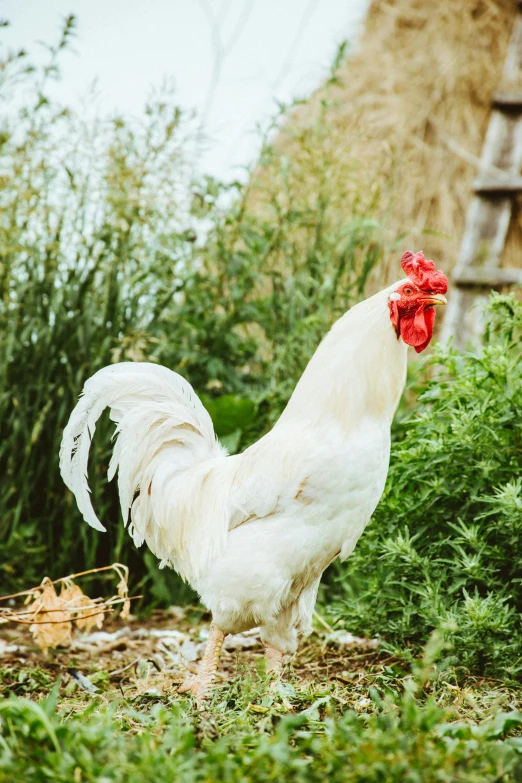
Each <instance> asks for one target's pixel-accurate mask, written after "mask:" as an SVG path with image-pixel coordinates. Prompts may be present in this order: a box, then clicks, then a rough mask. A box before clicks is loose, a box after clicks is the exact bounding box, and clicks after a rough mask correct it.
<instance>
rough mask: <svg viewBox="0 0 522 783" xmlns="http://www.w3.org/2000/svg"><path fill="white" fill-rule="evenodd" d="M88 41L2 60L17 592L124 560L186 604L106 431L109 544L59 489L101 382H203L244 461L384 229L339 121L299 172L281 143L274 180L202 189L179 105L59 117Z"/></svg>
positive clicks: (265, 152)
mask: <svg viewBox="0 0 522 783" xmlns="http://www.w3.org/2000/svg"><path fill="white" fill-rule="evenodd" d="M73 33H74V19H73V18H72V17H71V18H70V19H69V20H68V21H67V23H66V26H65V29H64V33H63V36H62V38H61V40H60V41H59V42H58V44H57V45H56V46H54V47H50V48H49V59H48V62H47V63H46V64H45V65H44V66H41V67H38V68H35V67H33V66H32V65H31V64H30V61H29V59H28V56H27V55H26V54H24V53H17V54H12V55H9V56H5V57H4V59H3V60H2V62H1V63H0V89H1V91H2V97H3V98H4V99H5V101H6V104H7V102H9V100H11V108H10V109H9V111H6V112H4V113H3V114H2V115H1V116H0V185H1V188H0V475H1V477H2V478H1V480H0V537H1V539H2V541H3V555H4V556H3V558H2V565H1V566H0V575H1V585H0V589H1V590H2V592H11V591H12V590H15V589H19V588H24V587H28V586H29V585H32V584H34V583H36V582H38V581H39V580H40V579H41V578H42V577H43V576H44V574H49V575H52V576H54V577H56V576H58V575H62V574H64V573H69V572H71V571H74V570H83V569H85V568H88V567H91V566H95V565H101V564H106V563H108V562H111V561H113V560H123V561H126V562H128V563H129V565H130V566H131V573H132V575H133V581H134V584H135V583H136V582H137V581H139V580H143V579H147V580H148V582H149V586H150V588H151V590H152V593H151V591H150V590H149V591H146V594H147V600H149V601H150V600H151V598H154V599H155V600H158V601H159V600H161V601H169V600H170V601H172V600H175V599H176V597H177V598H178V599H179V595H180V594H179V592H178V594H177V596H176V593H175V592H174V591H175V590H176V589H177V587H176V586H177V585H178V583H177V582H176V581H175V579H174V577H172V576H169V575H168V574H165V573H164V572H161V574H162V575H160V573H159V572H158V571H157V569H156V566H155V564H154V562H153V559H152V558H150V557H148V558H147V557H146V556H145V558H144V557H143V555H142V553H140V552H137V551H136V550H135V549H134V547H133V545H132V544H131V543H130V541H129V540H128V538H127V536H126V533H125V531H124V529H123V526H122V524H121V521H120V518H119V509H118V504H117V497H116V493H115V491H114V488H112V487H107V486H106V480H105V472H106V467H107V462H108V454H109V431H110V428H109V426H108V422H107V421H102V423H101V427H100V428H99V432H98V434H97V437H96V439H95V442H94V449H93V451H94V455H93V456H94V458H93V460H92V465H91V467H90V477H89V479H90V486H91V488H92V493H93V501H94V504H95V506H96V508H97V511H98V514H99V515H100V517H101V518H102V519H103V520H104V522H106V523H107V526H108V533H107V534H106V535H105V536H100V535H98V534H96V533H94V532H93V531H92V530H90V529H89V528H88V527H87V526H86V525H85V524H84V523H83V521H82V520H81V517H80V515H79V513H78V511H77V509H76V506H75V503H74V500H73V499H72V498H71V496H70V495H69V494H68V493H67V491H66V489H65V487H64V485H63V483H62V481H61V478H60V476H59V472H58V459H57V458H58V450H59V444H60V440H61V436H62V431H63V428H64V426H65V424H66V422H67V419H68V416H69V413H70V411H71V410H72V408H73V406H74V404H75V402H76V399H77V397H78V394H79V392H80V390H81V388H82V385H83V383H84V381H85V380H86V379H87V378H88V377H89V376H90V375H92V374H93V373H94V372H95V371H96V370H97V369H99V368H100V367H101V366H104V365H106V364H109V363H111V362H114V361H121V360H133V361H142V360H149V361H159V362H161V363H163V364H165V365H167V366H168V367H170V368H171V369H173V370H177V371H179V372H181V373H182V374H183V375H184V376H185V377H187V378H188V379H189V380H190V381H191V382H192V383H193V384H194V385H195V387H196V389H197V391H198V392H199V393H200V394H202V396H203V397H204V400H205V402H206V404H208V406H209V409H210V411H211V414H212V415H213V418H214V421H215V425H216V430H217V432H218V434H219V436H220V437H221V438H223V440H224V441H225V442H226V445H227V446H228V447H229V448H230V450H231V451H235V450H238V449H241V448H243V447H244V446H245V445H246V444H247V443H248V442H250V441H251V440H253V439H255V438H257V437H258V436H259V435H260V434H262V433H263V432H264V431H265V430H266V429H267V428H268V427H269V426H270V425H271V423H272V422H273V421H274V419H275V418H276V417H277V415H278V413H279V411H280V410H281V408H282V407H283V406H284V404H285V402H286V400H287V399H288V396H289V394H290V393H291V391H292V389H293V386H294V385H295V383H296V381H297V379H298V377H299V374H300V373H301V371H302V369H303V368H304V366H305V364H306V361H307V360H308V358H309V357H310V355H311V353H312V352H313V350H314V349H315V347H316V345H317V343H318V342H319V340H320V338H321V336H322V335H323V333H324V332H325V331H326V329H327V328H328V326H329V324H330V323H331V322H332V320H333V319H334V318H335V317H336V316H337V315H339V314H340V313H341V312H343V311H344V310H345V309H347V308H348V307H349V306H350V304H352V303H353V302H354V301H357V300H358V299H359V298H361V297H362V296H363V295H364V291H365V287H366V284H367V281H368V279H369V276H370V274H371V272H372V269H373V268H374V267H375V265H376V263H377V261H378V259H379V257H380V253H381V246H380V243H379V232H378V227H377V226H376V225H375V224H374V222H373V221H372V220H371V219H369V218H368V214H369V209H370V207H371V197H370V196H369V197H368V198H367V199H366V200H365V199H364V198H361V197H360V195H358V194H357V191H356V182H355V181H356V175H355V171H356V169H355V167H354V181H352V182H347V183H346V189H345V190H344V191H342V190H339V188H337V187H335V188H334V187H333V186H332V184H331V182H330V180H329V176H328V172H329V169H330V167H331V166H332V165H334V154H333V151H331V150H329V149H328V146H327V145H324V144H323V143H322V142H323V141H324V139H325V138H326V137H327V135H328V128H327V127H326V125H325V122H324V118H323V119H321V118H319V119H318V120H316V121H314V122H313V124H312V125H311V126H310V127H309V128H308V129H306V131H300V136H299V138H298V140H297V141H298V144H299V149H300V151H301V155H300V158H299V160H298V161H297V162H293V161H292V160H290V159H289V158H287V157H286V156H285V154H284V153H283V152H281V151H278V150H276V149H274V147H273V146H271V144H270V143H269V141H268V140H265V143H264V144H263V148H262V152H261V158H260V161H261V163H266V162H270V163H271V168H272V172H273V173H272V175H271V177H270V178H269V179H266V177H265V178H264V177H263V176H262V168H261V166H259V167H254V169H253V171H252V172H251V174H252V176H251V178H250V179H249V183H248V184H247V185H242V184H240V183H232V184H231V185H227V186H225V185H222V184H220V183H217V182H215V181H213V180H211V179H206V178H203V177H200V178H199V179H196V180H195V179H194V177H193V176H192V174H191V170H192V163H191V159H190V154H191V151H193V149H194V144H195V141H194V133H195V132H196V131H195V127H194V126H193V125H192V124H191V122H190V121H189V120H186V119H185V118H184V117H183V116H182V114H181V112H180V111H179V109H178V108H177V106H176V105H175V102H173V99H172V96H171V95H169V94H159V95H157V96H156V97H155V98H153V99H151V101H150V102H149V103H148V104H147V106H146V107H145V108H144V111H143V115H142V116H141V117H140V118H139V119H137V120H133V121H131V120H128V119H125V118H123V117H119V116H118V117H112V118H101V119H100V118H96V117H94V118H93V119H90V117H91V115H92V116H94V113H93V112H87V113H86V114H85V116H83V115H79V114H78V113H74V112H72V111H71V110H69V109H67V108H64V107H62V106H60V105H58V104H57V103H56V102H55V101H53V100H51V98H50V97H49V95H50V84H51V82H52V81H53V80H54V79H56V78H59V64H60V56H61V52H62V51H63V50H64V49H65V48H66V47H67V46H68V43H69V40H70V38H71V36H72V35H73ZM15 93H16V95H15ZM20 96H22V97H23V100H20ZM15 98H16V99H15ZM6 104H4V105H6ZM16 107H18V108H16ZM280 119H281V118H280ZM270 138H271V137H270ZM256 172H259V176H258V175H257V173H256ZM305 179H307V180H308V181H309V180H312V181H313V182H315V183H316V187H315V188H314V196H313V197H309V196H303V195H302V193H303V189H302V187H301V185H302V182H303V181H304V180H305ZM306 192H307V193H309V192H310V191H309V190H307V191H306ZM340 204H342V205H343V207H344V209H343V211H342V215H343V216H342V218H341V217H340V216H339V215H340V213H339V206H340Z"/></svg>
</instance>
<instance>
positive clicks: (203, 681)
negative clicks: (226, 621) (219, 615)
mask: <svg viewBox="0 0 522 783" xmlns="http://www.w3.org/2000/svg"><path fill="white" fill-rule="evenodd" d="M224 638H225V634H224V633H223V631H222V630H221V628H218V626H217V625H215V624H214V623H212V625H211V626H210V632H209V635H208V642H207V647H206V649H205V655H204V656H203V660H202V661H201V665H200V667H199V672H198V674H197V676H196V677H194V678H192V677H191V678H190V679H188V680H185V682H184V683H182V684H181V685H180V687H179V688H178V693H191V694H192V695H193V696H194V698H195V699H196V701H197V702H198V704H200V703H201V702H202V701H204V700H205V699H206V698H207V696H208V692H209V690H210V686H211V685H212V683H213V682H214V679H215V677H216V669H217V666H218V662H219V656H220V654H221V647H222V645H223V639H224Z"/></svg>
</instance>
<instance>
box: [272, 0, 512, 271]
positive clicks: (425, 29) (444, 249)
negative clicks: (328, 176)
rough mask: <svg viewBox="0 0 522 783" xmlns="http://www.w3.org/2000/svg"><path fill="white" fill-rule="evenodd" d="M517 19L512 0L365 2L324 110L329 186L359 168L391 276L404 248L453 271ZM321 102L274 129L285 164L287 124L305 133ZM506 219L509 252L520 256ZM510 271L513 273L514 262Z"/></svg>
mask: <svg viewBox="0 0 522 783" xmlns="http://www.w3.org/2000/svg"><path fill="white" fill-rule="evenodd" d="M515 13H516V4H515V2H514V1H513V0H441V1H440V2H427V1H426V0H373V3H372V5H371V7H370V10H369V14H368V18H367V22H366V26H365V30H364V33H363V35H362V38H361V40H360V41H359V43H358V45H357V47H356V50H355V51H354V52H353V53H352V54H351V56H350V57H349V58H348V59H347V60H346V62H345V63H344V64H343V66H342V69H341V81H342V83H341V85H340V86H338V87H336V88H335V90H334V92H333V97H334V98H335V101H334V103H333V105H331V107H330V108H329V109H328V115H329V116H328V120H329V124H330V134H329V139H328V143H329V144H330V145H332V146H333V147H334V148H335V150H336V155H335V158H336V166H335V171H334V172H332V177H335V178H336V179H337V180H338V181H339V182H342V180H343V178H347V176H348V170H350V171H353V165H354V161H356V163H357V166H358V174H357V187H358V188H360V190H361V191H363V192H368V193H369V192H372V194H373V195H372V205H373V206H372V209H373V214H374V216H375V217H377V218H378V219H379V220H380V221H381V222H382V223H383V225H384V226H385V236H386V238H387V240H388V241H387V246H388V247H389V248H390V252H389V253H388V256H389V260H391V258H392V257H393V276H395V275H396V271H397V270H396V265H397V264H396V258H397V253H398V252H399V251H400V250H402V249H406V248H415V249H422V250H423V251H424V252H425V254H426V255H427V256H429V257H432V258H435V259H436V260H437V262H438V263H440V265H441V266H443V267H444V269H448V270H451V268H452V267H453V266H454V264H455V262H456V259H457V254H458V250H459V244H460V241H461V238H462V234H463V229H464V221H465V217H466V210H467V207H468V204H469V201H470V198H471V196H472V182H473V179H474V178H475V176H476V173H477V169H478V165H479V159H480V154H481V148H482V144H483V140H484V135H485V132H486V128H487V124H488V120H489V116H490V112H491V98H492V93H493V92H494V91H495V90H497V89H499V88H501V87H502V84H501V73H502V68H503V64H504V59H505V55H506V50H507V45H508V41H509V37H510V34H511V30H512V27H513V23H514V19H515ZM329 94H330V95H332V93H331V90H330V93H329ZM324 95H325V91H324V90H319V91H318V92H317V94H316V95H315V96H313V98H312V99H311V101H309V102H308V103H307V104H306V105H304V106H303V107H301V108H300V109H298V110H297V112H296V114H295V116H294V117H293V120H292V122H291V123H289V125H288V126H287V127H286V128H285V129H284V130H283V133H282V135H281V138H280V140H279V146H280V148H281V149H284V150H285V152H286V153H287V154H290V155H291V154H292V150H293V149H294V151H296V154H299V152H298V150H297V145H295V144H294V141H293V139H294V138H295V127H294V125H295V126H296V127H297V128H298V127H305V126H307V125H309V124H310V123H311V122H312V121H313V118H314V116H316V115H317V114H318V112H319V111H320V110H321V106H323V109H324V100H323V99H324ZM290 126H292V127H290ZM514 215H515V217H514V219H513V225H512V227H511V231H510V237H509V241H508V243H507V247H506V253H509V255H510V256H513V255H514V256H517V257H519V256H522V254H521V253H520V250H521V249H522V230H521V227H520V225H519V222H518V219H517V217H516V210H515V211H514ZM392 247H393V256H391V253H392ZM517 249H518V252H517ZM509 264H510V265H512V266H521V262H520V258H518V260H514V258H513V257H510V258H509ZM384 276H385V277H386V276H387V269H386V264H385V269H384Z"/></svg>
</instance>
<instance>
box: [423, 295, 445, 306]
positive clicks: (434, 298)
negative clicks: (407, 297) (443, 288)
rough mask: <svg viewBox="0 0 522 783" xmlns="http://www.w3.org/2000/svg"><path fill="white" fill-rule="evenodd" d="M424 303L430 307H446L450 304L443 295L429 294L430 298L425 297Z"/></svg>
mask: <svg viewBox="0 0 522 783" xmlns="http://www.w3.org/2000/svg"><path fill="white" fill-rule="evenodd" d="M422 301H423V302H426V304H429V305H446V304H448V300H447V299H446V297H445V296H442V294H429V295H428V296H423V297H422Z"/></svg>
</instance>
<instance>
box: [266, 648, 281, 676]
mask: <svg viewBox="0 0 522 783" xmlns="http://www.w3.org/2000/svg"><path fill="white" fill-rule="evenodd" d="M283 655H284V653H282V652H281V650H278V649H277V647H272V645H271V644H265V661H266V672H267V674H268V673H269V672H274V674H276V675H277V676H278V677H279V676H280V674H281V672H282V670H283Z"/></svg>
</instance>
